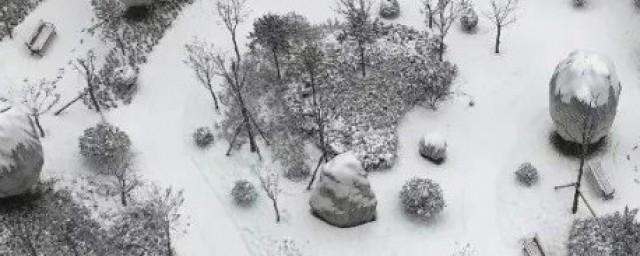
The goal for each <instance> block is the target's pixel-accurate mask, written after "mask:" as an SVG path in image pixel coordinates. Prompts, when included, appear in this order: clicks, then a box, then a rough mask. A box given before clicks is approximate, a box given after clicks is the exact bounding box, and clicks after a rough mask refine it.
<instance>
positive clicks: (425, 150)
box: [419, 133, 447, 163]
mask: <svg viewBox="0 0 640 256" xmlns="http://www.w3.org/2000/svg"><path fill="white" fill-rule="evenodd" d="M419 147H420V149H419V150H420V155H421V156H422V157H424V158H427V159H429V160H431V161H433V162H436V163H440V162H442V161H444V159H445V158H446V157H447V142H446V141H445V139H444V138H443V137H442V136H440V134H437V133H431V134H427V135H426V136H424V137H422V139H420V143H419Z"/></svg>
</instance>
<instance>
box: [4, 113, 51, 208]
mask: <svg viewBox="0 0 640 256" xmlns="http://www.w3.org/2000/svg"><path fill="white" fill-rule="evenodd" d="M43 163H44V158H43V153H42V145H41V144H40V140H39V139H38V135H37V134H36V130H35V127H34V125H33V123H32V122H31V119H30V118H29V115H28V113H27V112H26V111H24V110H22V109H21V108H20V107H18V106H12V105H10V104H8V103H1V102H0V198H4V197H10V196H15V195H19V194H22V193H24V192H27V191H28V190H29V189H30V188H31V187H33V185H35V184H36V183H38V181H39V180H40V172H41V171H42V165H43Z"/></svg>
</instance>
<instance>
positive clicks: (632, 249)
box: [567, 208, 640, 256]
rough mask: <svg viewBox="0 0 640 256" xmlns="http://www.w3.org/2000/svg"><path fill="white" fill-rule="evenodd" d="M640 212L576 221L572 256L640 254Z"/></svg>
mask: <svg viewBox="0 0 640 256" xmlns="http://www.w3.org/2000/svg"><path fill="white" fill-rule="evenodd" d="M637 214H638V209H633V210H629V208H625V210H624V212H616V213H614V214H611V215H606V216H604V217H599V218H589V219H583V220H576V221H575V222H574V223H573V227H572V228H571V232H570V233H569V241H568V242H567V247H568V248H567V249H568V254H567V255H569V256H581V255H640V223H638V221H637V220H636V215H637Z"/></svg>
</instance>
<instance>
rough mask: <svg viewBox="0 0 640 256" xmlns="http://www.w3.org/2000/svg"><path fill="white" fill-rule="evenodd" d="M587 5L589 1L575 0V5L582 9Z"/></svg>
mask: <svg viewBox="0 0 640 256" xmlns="http://www.w3.org/2000/svg"><path fill="white" fill-rule="evenodd" d="M586 4H587V0H573V5H575V6H577V7H582V6H584V5H586Z"/></svg>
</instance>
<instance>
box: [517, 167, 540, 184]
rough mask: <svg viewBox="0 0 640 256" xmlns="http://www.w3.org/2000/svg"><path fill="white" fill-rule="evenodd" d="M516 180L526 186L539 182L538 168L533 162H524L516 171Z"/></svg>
mask: <svg viewBox="0 0 640 256" xmlns="http://www.w3.org/2000/svg"><path fill="white" fill-rule="evenodd" d="M515 175H516V180H518V182H520V184H522V185H525V186H531V185H533V184H535V183H536V182H538V169H536V167H534V166H533V165H532V164H531V163H529V162H527V163H523V164H521V165H520V167H518V170H517V171H516V172H515Z"/></svg>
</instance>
